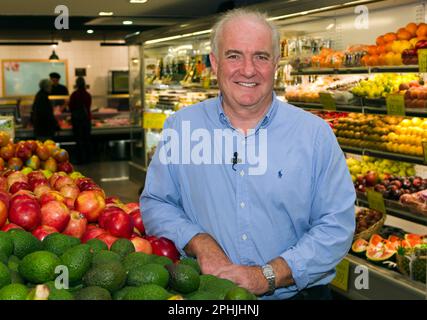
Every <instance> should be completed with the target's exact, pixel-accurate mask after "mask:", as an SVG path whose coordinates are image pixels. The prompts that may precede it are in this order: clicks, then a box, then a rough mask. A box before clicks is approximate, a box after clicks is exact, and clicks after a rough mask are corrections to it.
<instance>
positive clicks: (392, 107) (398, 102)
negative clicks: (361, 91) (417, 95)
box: [386, 94, 405, 116]
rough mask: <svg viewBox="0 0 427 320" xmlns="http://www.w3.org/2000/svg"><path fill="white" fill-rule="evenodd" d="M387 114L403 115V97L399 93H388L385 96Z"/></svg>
mask: <svg viewBox="0 0 427 320" xmlns="http://www.w3.org/2000/svg"><path fill="white" fill-rule="evenodd" d="M386 105H387V114H388V115H390V116H404V115H405V98H404V96H403V95H401V94H389V95H388V96H387V98H386Z"/></svg>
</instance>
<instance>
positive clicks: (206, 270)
mask: <svg viewBox="0 0 427 320" xmlns="http://www.w3.org/2000/svg"><path fill="white" fill-rule="evenodd" d="M184 250H185V252H186V253H187V254H188V255H190V256H193V257H194V256H195V257H196V258H197V262H198V263H199V265H200V269H201V271H202V274H212V275H214V276H218V270H219V269H220V268H222V267H225V266H228V265H231V261H230V259H228V257H227V256H226V255H225V253H224V251H223V250H222V249H221V247H220V246H219V244H218V243H217V242H216V241H215V239H214V238H212V237H211V236H210V235H209V234H207V233H200V234H197V235H196V236H194V237H193V238H192V239H191V240H190V241H189V242H188V244H187V245H186V246H185V248H184Z"/></svg>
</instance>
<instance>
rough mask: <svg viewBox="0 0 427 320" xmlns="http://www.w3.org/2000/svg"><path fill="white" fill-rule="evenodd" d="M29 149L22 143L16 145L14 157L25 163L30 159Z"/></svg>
mask: <svg viewBox="0 0 427 320" xmlns="http://www.w3.org/2000/svg"><path fill="white" fill-rule="evenodd" d="M31 154H32V152H31V149H30V148H28V146H26V145H25V144H24V143H18V144H17V146H16V150H15V155H16V157H17V158H20V159H21V160H22V161H26V160H27V159H29V158H30V157H31Z"/></svg>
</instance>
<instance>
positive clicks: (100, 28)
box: [0, 0, 427, 300]
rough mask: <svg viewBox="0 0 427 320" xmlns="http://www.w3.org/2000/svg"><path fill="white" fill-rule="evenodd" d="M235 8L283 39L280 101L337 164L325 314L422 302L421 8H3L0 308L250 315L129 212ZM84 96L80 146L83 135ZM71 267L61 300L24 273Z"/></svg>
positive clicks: (376, 2)
mask: <svg viewBox="0 0 427 320" xmlns="http://www.w3.org/2000/svg"><path fill="white" fill-rule="evenodd" d="M241 7H247V8H249V9H254V10H260V11H262V12H265V13H266V14H267V15H268V16H269V21H271V22H273V23H274V24H275V25H276V26H277V28H278V30H279V33H280V59H279V60H278V65H277V69H276V72H275V76H274V92H275V94H276V96H277V98H278V99H279V100H281V101H283V102H287V103H289V104H291V105H293V106H295V107H297V108H299V109H302V110H305V111H306V112H309V113H312V114H314V115H317V116H318V117H320V118H322V119H323V120H324V121H325V122H327V123H328V124H329V126H330V128H331V129H332V131H333V133H334V134H335V136H336V139H337V142H338V144H339V146H340V147H341V149H342V152H343V153H344V155H345V158H346V162H347V166H348V169H349V172H350V175H351V178H352V182H353V184H354V188H355V193H356V201H355V206H354V208H355V223H356V229H355V232H354V237H353V240H352V245H351V248H349V251H348V253H347V255H346V256H345V258H344V259H343V260H342V261H341V262H340V263H339V264H338V265H337V266H336V276H335V278H334V279H333V280H332V282H331V283H330V284H329V288H330V290H331V292H332V297H333V298H334V299H337V300H377V299H381V300H425V299H427V283H426V275H427V268H426V266H427V84H426V83H425V81H426V80H427V1H423V0H356V1H348V0H347V1H345V0H317V1H311V0H310V1H309V0H280V1H279V0H270V1H261V0H247V1H244V0H231V1H225V0H210V1H207V0H203V1H200V0H156V1H154V0H121V1H116V0H106V1H92V2H89V1H83V0H73V1H71V0H69V1H65V0H64V1H61V2H60V3H59V2H57V1H52V0H46V1H43V2H42V3H40V1H38V2H34V1H31V4H29V3H28V1H23V0H14V1H9V0H2V1H1V3H0V62H1V70H0V73H1V76H0V169H1V170H2V171H1V172H0V229H1V230H2V231H0V300H3V299H14V298H15V299H18V300H19V299H21V300H22V299H40V300H42V299H49V300H55V299H57V300H68V299H81V300H86V299H101V300H111V299H117V300H122V299H136V300H140V299H142V300H144V299H150V298H151V299H159V300H163V299H177V300H180V299H185V300H187V299H188V300H217V299H218V300H223V299H229V300H233V298H234V299H238V297H239V294H241V296H240V298H242V299H243V300H249V299H252V298H254V299H256V297H255V296H254V295H253V294H252V293H249V292H248V291H247V290H246V289H244V290H245V292H243V293H242V292H240V291H236V288H239V287H237V286H236V285H235V284H234V283H231V282H230V281H228V280H224V279H219V278H215V277H212V278H209V277H206V275H204V274H201V269H200V267H199V265H197V260H194V259H190V258H188V257H180V253H181V251H180V250H177V249H176V248H175V246H174V244H173V242H167V243H166V242H165V241H170V240H168V239H166V240H165V239H164V238H161V237H159V238H157V237H156V235H148V234H146V233H145V230H144V226H143V220H144V212H142V210H140V208H139V199H140V194H141V191H142V190H143V188H144V185H145V180H146V176H147V169H148V167H149V165H150V162H151V160H152V159H153V157H154V155H155V152H156V147H157V145H158V143H159V141H160V140H161V133H162V129H163V126H164V124H165V121H166V119H167V118H168V117H169V116H171V115H173V114H174V113H176V112H177V111H179V110H181V109H185V108H186V107H187V106H190V105H193V104H196V103H198V102H201V101H204V100H206V99H209V98H214V97H217V96H218V94H219V87H218V81H217V78H216V74H215V73H214V72H213V66H212V64H211V61H210V58H209V54H210V53H211V49H212V48H211V42H210V35H211V31H212V27H213V25H214V23H215V21H216V18H217V17H218V15H219V13H223V12H226V11H227V10H230V9H233V8H241ZM55 74H56V75H55ZM55 77H56V79H57V78H58V77H59V83H60V84H62V88H63V87H64V86H65V87H66V89H67V90H66V91H60V90H59V87H61V86H60V85H59V86H58V85H57V84H56V83H55V81H54V80H53V79H55ZM46 79H47V80H48V84H49V90H51V91H44V87H43V86H44V82H43V81H44V80H46ZM56 81H58V80H56ZM79 81H80V82H79ZM82 81H83V82H82ZM82 83H83V85H82ZM82 88H83V89H82ZM55 89H56V90H58V91H55ZM46 92H48V93H46ZM82 92H84V93H82ZM82 95H86V96H85V97H90V100H91V103H90V104H89V106H87V105H86V107H87V110H85V111H84V112H83V113H84V115H85V119H88V120H87V121H88V126H89V127H90V129H88V131H85V129H82V132H78V130H77V129H76V128H77V127H78V126H80V125H82V122H84V121H83V120H82V121H80V120H75V119H77V118H74V117H75V115H74V113H75V111H74V110H75V109H73V108H75V107H73V106H75V105H76V104H78V102H76V99H81V97H82ZM43 99H48V104H49V108H50V109H49V110H51V111H52V112H51V115H53V117H52V119H51V120H49V121H53V122H49V121H48V120H46V119H47V118H48V117H50V116H49V115H46V113H40V114H39V113H38V111H37V110H38V109H37V108H40V105H41V104H43V101H45V100H43ZM46 101H47V100H46ZM36 106H38V107H36ZM83 109H85V108H83ZM72 115H73V116H72ZM49 119H50V118H49ZM85 121H86V120H85ZM82 128H83V125H82ZM83 131H84V132H83ZM283 143H287V142H286V141H284V142H283ZM236 158H237V156H236ZM236 160H237V159H236ZM236 163H237V161H236ZM242 172H243V171H242ZM279 173H280V172H279ZM350 186H351V185H350ZM198 187H200V188H203V186H198ZM24 198H25V199H24ZM16 200H17V201H16ZM338 201H339V200H338ZM243 204H244V203H243ZM55 205H56V207H54V206H55ZM95 207H96V208H100V209H99V210H98V209H96V208H95ZM35 208H36V209H35ZM94 208H95V209H94ZM242 208H243V206H242ZM96 210H98V212H97V213H96V214H94V212H95V211H96ZM117 211H120V212H117ZM52 212H54V213H55V214H56V218H52V217H51V215H54V214H53V213H52ZM64 212H66V213H64ZM75 213H77V216H78V217H79V218H77V217H74V216H73V214H75ZM59 215H64V216H66V218H64V219H65V220H64V219H63V220H61V219H60V218H59ZM108 215H111V217H113V218H108V217H107V216H108ZM114 215H115V217H117V218H116V219H115V218H114ZM141 215H142V220H141ZM36 216H37V217H36ZM98 217H99V219H98ZM102 218H103V219H102ZM55 219H56V220H55ZM59 220H61V221H59ZM80 220H85V221H84V226H83V222H82V221H80ZM58 221H59V222H58ZM114 221H116V222H114ZM253 223H254V224H255V223H256V222H255V221H254V222H253ZM121 224H123V225H125V226H123V227H122V226H121ZM77 225H79V227H78V226H77ZM129 226H130V231H129ZM126 228H127V229H128V231H126V230H125V229H126ZM22 229H24V230H25V231H26V232H27V233H31V234H32V238H31V239H30V238H29V237H30V236H29V235H28V236H27V235H23V234H22V233H23V231H22ZM123 230H125V231H123ZM53 235H57V239H55V237H54V236H53ZM59 235H60V236H62V237H64V236H66V237H68V238H70V237H74V238H79V239H78V240H79V241H77V244H78V245H80V246H78V245H76V243H74V242H73V244H71V242H72V241H71V242H70V240H69V239H68V238H67V239H68V240H67V239H66V238H59ZM35 238H37V239H35ZM49 238H50V241H49ZM122 238H124V240H123V241H122V242H121V243H118V242H115V241H116V240H117V241H118V239H119V240H121V239H122ZM45 239H47V240H48V241H46V240H45ZM97 239H98V240H100V241H98V242H97V241H93V240H97ZM74 240H75V239H74ZM244 240H245V239H244ZM25 241H28V243H30V242H31V245H28V246H25V248H20V243H21V242H25ZM61 241H62V244H61ZM67 241H69V243H66V242H67ZM80 241H81V242H80ZM89 241H91V243H90V242H89ZM162 241H163V242H162ZM45 242H47V243H46V244H45ZM80 243H85V245H86V244H89V243H90V246H87V247H84V246H85V245H83V244H80ZM116 243H117V245H115V244H116ZM129 245H130V247H131V248H130V249H129ZM8 246H9V247H8ZM31 246H32V247H33V249H31V248H29V247H31ZM103 246H105V247H103ZM171 247H172V248H171ZM8 248H9V249H8ZM113 248H114V250H113ZM165 248H166V249H165ZM28 250H30V251H28ZM127 250H129V251H127ZM135 251H136V252H142V253H141V256H135V255H134V252H135ZM40 252H42V253H41V254H38V253H40ZM109 252H114V255H115V256H113V254H112V253H111V254H110V255H109V254H108V253H109ZM116 253H117V254H116ZM92 255H93V257H92ZM132 255H133V256H132ZM143 255H144V256H143ZM76 256H79V257H81V261H80V262H78V263H77V264H78V265H79V266H78V267H76V268H75V269H76V270H74V269H73V272H71V271H70V275H71V276H72V277H74V278H73V280H72V281H71V284H72V285H71V287H72V288H71V289H69V290H60V289H58V288H56V287H54V286H53V285H52V283H53V280H55V275H52V271H50V274H49V272H47V271H40V270H39V271H40V272H38V271H37V270H36V268H34V265H43V262H46V261H48V262H46V263H47V264H49V263H50V264H53V263H56V262H54V261H56V260H55V259H57V260H58V261H62V264H65V265H67V263H69V265H70V266H71V268H73V266H75V263H74V262H73V261H71V260H72V259H74V258H75V257H76ZM89 256H90V259H89V258H87V259H86V257H89ZM152 256H153V257H152ZM154 256H155V257H154ZM128 257H129V258H128ZM147 257H150V258H147ZM160 258H164V259H163V260H161V259H160ZM166 258H168V259H167V260H165V259H166ZM88 259H89V260H90V261H89V260H88ZM114 259H116V260H117V259H118V261H119V262H120V263H117V261H115V263H116V264H114V263H110V262H108V263H107V260H108V261H110V260H114ZM138 259H139V260H138ZM144 259H145V260H144ZM150 259H151V260H150ZM156 259H157V260H156ZM180 259H181V260H180ZM88 261H89V262H88ZM148 261H149V262H148ZM180 261H182V262H183V263H178V262H180ZM184 261H185V262H184ZM172 262H173V263H172ZM57 264H58V263H57ZM168 264H171V265H172V264H173V265H174V266H175V269H174V270H171V268H167V267H164V268H163V266H167V265H168ZM135 265H137V267H135ZM153 265H156V266H157V267H158V266H159V265H160V266H161V269H162V270H158V269H156V267H153ZM183 265H188V266H190V267H191V268H192V269H191V268H190V269H191V272H193V273H195V275H193V274H192V276H193V280H192V281H190V280H188V283H186V285H187V286H186V289H182V288H183V287H185V286H184V285H182V286H181V287H180V285H179V283H178V282H179V281H178V282H176V281H175V282H174V281H173V280H175V279H173V277H174V275H176V274H179V272H182V273H183V274H184V273H186V272H187V271H186V270H183V271H181V270H179V267H180V266H182V267H184V266H183ZM145 266H147V267H146V268H145ZM149 267H151V269H150V268H149ZM102 268H104V269H105V270H106V272H110V273H111V274H113V275H114V276H113V278H114V281H112V282H111V283H108V281H107V284H105V282H104V281H103V279H100V278H99V274H101V273H100V269H102ZM144 268H145V269H144ZM158 268H159V267H158ZM177 269H178V270H179V271H176V270H177ZM105 270H104V271H105ZM141 270H143V271H141ZM195 271H196V272H195ZM144 272H145V273H144ZM188 273H190V271H188ZM146 274H150V275H149V276H146ZM150 277H151V278H153V279H154V278H156V277H157V278H156V280H150V279H151V278H150ZM162 277H163V278H162ZM119 278H120V279H119ZM149 278H150V279H149ZM158 278H159V279H160V280H159V279H158ZM194 278H197V285H196V286H195V287H194V288H192V289H188V287H189V286H190V287H191V285H194V282H195V280H194ZM199 278H200V280H199ZM214 278H215V279H214ZM164 279H166V281H164ZM218 279H219V280H218ZM150 281H154V282H150ZM215 281H217V282H215ZM221 281H222V282H221ZM199 282H200V285H199ZM177 283H178V284H177ZM189 283H190V284H189ZM144 285H145V286H148V285H152V286H156V288H155V290H154V289H153V288H152V287H150V288H148V287H147V288H148V289H147V288H146V287H144ZM41 286H43V287H41ZM160 287H161V288H160ZM93 288H95V289H93ZM135 288H137V289H135ZM43 289H46V290H47V292H48V293H47V294H46V291H43ZM133 289H135V290H133ZM143 289H144V290H145V291H144V290H143ZM239 289H241V288H239ZM138 290H139V291H138ZM150 290H151V291H150ZM156 290H157V291H156ZM233 290H234V291H233ZM242 291H243V289H242ZM29 297H30V298H29Z"/></svg>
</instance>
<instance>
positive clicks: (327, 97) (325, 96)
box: [319, 92, 337, 111]
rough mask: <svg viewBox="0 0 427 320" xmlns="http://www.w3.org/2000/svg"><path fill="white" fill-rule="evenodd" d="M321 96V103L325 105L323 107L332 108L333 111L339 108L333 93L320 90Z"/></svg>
mask: <svg viewBox="0 0 427 320" xmlns="http://www.w3.org/2000/svg"><path fill="white" fill-rule="evenodd" d="M319 98H320V103H321V104H322V106H323V109H326V110H332V111H335V110H337V105H336V103H335V99H334V97H333V96H332V94H331V93H326V92H320V93H319Z"/></svg>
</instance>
